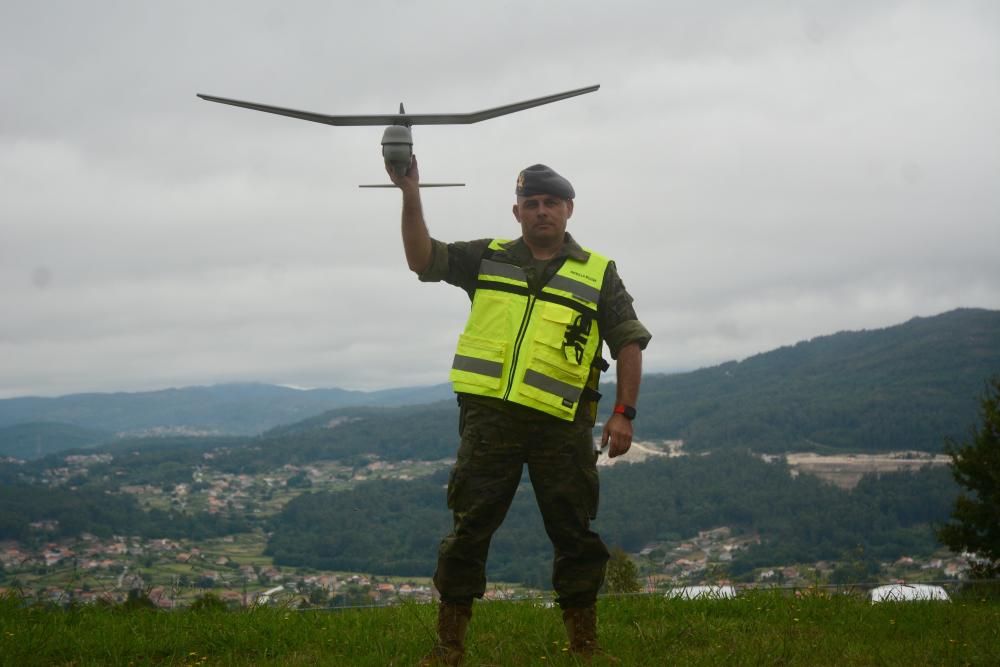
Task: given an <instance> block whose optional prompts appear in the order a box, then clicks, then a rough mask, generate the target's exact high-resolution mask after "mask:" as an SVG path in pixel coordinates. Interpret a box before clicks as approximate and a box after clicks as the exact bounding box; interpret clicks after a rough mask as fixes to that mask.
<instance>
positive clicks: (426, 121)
mask: <svg viewBox="0 0 1000 667" xmlns="http://www.w3.org/2000/svg"><path fill="white" fill-rule="evenodd" d="M598 88H600V86H599V85H596V86H588V87H586V88H577V89H576V90H568V91H566V92H565V93H556V94H555V95H546V96H544V97H536V98H534V99H531V100H525V101H523V102H515V103H513V104H505V105H504V106H500V107H494V108H492V109H484V110H482V111H473V112H471V113H443V114H442V113H436V114H408V113H398V114H374V115H364V116H330V115H328V114H322V113H313V112H311V111H298V110H296V109H286V108H285V107H275V106H271V105H268V104H257V103H256V102H242V101H240V100H232V99H229V98H226V97H214V96H212V95H202V94H200V93H199V94H198V97H200V98H201V99H203V100H207V101H209V102H218V103H220V104H231V105H232V106H234V107H243V108H244V109H254V110H255V111H265V112H267V113H273V114H278V115H279V116H290V117H292V118H299V119H301V120H309V121H312V122H314V123H323V124H325V125H407V126H409V125H467V124H469V123H478V122H480V121H484V120H487V119H489V118H496V117H497V116H504V115H506V114H509V113H515V112H517V111H524V110H525V109H530V108H532V107H538V106H541V105H543V104H550V103H552V102H558V101H559V100H565V99H567V98H570V97H576V96H577V95H584V94H586V93H592V92H594V91H595V90H597V89H598Z"/></svg>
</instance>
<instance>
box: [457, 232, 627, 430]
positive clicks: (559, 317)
mask: <svg viewBox="0 0 1000 667" xmlns="http://www.w3.org/2000/svg"><path fill="white" fill-rule="evenodd" d="M505 243H507V241H502V240H494V241H492V242H491V243H490V249H492V250H500V249H501V248H502V247H503V245H504V244H505ZM588 252H590V257H589V259H588V260H587V261H585V262H581V261H579V260H575V259H573V258H571V257H567V258H566V260H565V261H564V262H563V264H562V266H561V267H560V268H559V271H558V272H556V274H555V275H554V276H553V277H552V278H551V279H550V280H549V281H548V282H547V283H546V284H545V285H543V286H542V288H541V290H540V291H538V292H536V293H532V292H530V290H529V288H528V281H527V276H526V275H525V273H524V270H523V269H521V267H519V266H515V265H513V264H505V263H503V262H498V261H496V260H493V259H483V260H482V262H480V266H479V276H478V281H477V284H476V292H475V294H474V296H473V300H472V312H471V313H470V314H469V319H468V321H467V322H466V325H465V330H464V332H463V333H462V335H461V336H460V337H459V341H458V349H457V350H456V352H455V359H454V361H453V363H452V368H451V374H450V378H451V381H452V386H453V388H454V390H455V391H456V392H460V393H467V394H476V395H479V396H491V397H495V398H501V399H504V400H509V401H513V402H515V403H519V404H521V405H525V406H527V407H530V408H534V409H536V410H540V411H542V412H544V413H546V414H550V415H553V416H555V417H559V418H560V419H565V420H572V419H573V418H574V416H575V414H576V408H577V406H578V404H579V402H580V395H581V393H582V391H583V388H584V387H585V386H586V384H587V381H588V379H589V378H590V376H591V373H592V370H593V369H592V364H593V361H594V359H595V357H596V356H598V354H599V353H600V347H601V336H600V331H599V329H598V324H597V312H598V305H599V301H600V295H601V286H602V285H603V283H604V273H605V270H606V269H607V266H608V262H609V260H608V259H607V258H606V257H603V256H601V255H598V254H597V253H594V252H591V251H589V250H588Z"/></svg>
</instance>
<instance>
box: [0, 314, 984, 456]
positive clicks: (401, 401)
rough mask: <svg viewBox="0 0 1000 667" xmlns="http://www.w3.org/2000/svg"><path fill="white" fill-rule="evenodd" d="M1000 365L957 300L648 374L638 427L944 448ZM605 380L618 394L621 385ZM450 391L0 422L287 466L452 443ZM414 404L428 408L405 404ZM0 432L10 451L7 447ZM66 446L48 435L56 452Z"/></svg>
mask: <svg viewBox="0 0 1000 667" xmlns="http://www.w3.org/2000/svg"><path fill="white" fill-rule="evenodd" d="M997 373H1000V311H991V310H983V309H959V310H953V311H950V312H947V313H943V314H941V315H936V316H933V317H923V318H914V319H911V320H910V321H908V322H906V323H904V324H900V325H896V326H891V327H886V328H884V329H877V330H873V331H854V332H840V333H836V334H832V335H829V336H821V337H818V338H814V339H812V340H810V341H802V342H800V343H797V344H795V345H791V346H787V347H782V348H779V349H776V350H772V351H770V352H765V353H762V354H758V355H754V356H752V357H749V358H747V359H745V360H743V361H739V362H737V361H731V362H727V363H724V364H721V365H719V366H714V367H711V368H705V369H700V370H697V371H693V372H688V373H678V374H672V375H661V374H647V375H645V376H644V377H643V384H642V391H641V392H640V403H639V418H638V420H637V421H636V437H637V438H639V439H681V440H684V441H685V447H686V448H687V449H688V450H708V449H743V450H746V449H751V450H754V451H758V452H774V453H779V452H785V451H803V450H809V451H819V452H826V451H829V452H845V451H846V452H864V451H893V450H909V449H914V450H922V451H934V452H936V451H940V450H941V448H942V445H943V444H944V441H945V438H948V437H951V438H961V437H963V436H964V435H965V434H966V433H967V430H968V428H969V427H970V426H971V425H972V424H973V423H974V422H975V421H976V414H977V413H976V411H977V409H978V398H979V396H980V395H981V393H982V391H983V389H984V386H985V382H986V380H987V378H989V377H990V376H991V375H993V374H997ZM604 393H605V395H606V396H613V395H614V389H613V388H606V390H605V391H604ZM452 397H453V394H452V392H451V388H450V386H449V385H436V386H433V387H416V388H409V389H391V390H385V391H381V392H370V393H364V392H350V391H345V390H342V389H314V390H310V391H300V390H295V389H289V388H286V387H276V386H272V385H218V386H215V387H191V388H187V389H172V390H165V391H161V392H146V393H142V394H80V395H75V396H67V397H62V398H58V399H37V398H36V399H30V398H24V399H7V400H3V401H0V427H3V426H5V425H13V424H17V423H23V422H39V421H47V422H52V421H58V422H64V423H69V424H74V425H76V426H79V427H81V428H90V429H95V428H96V429H103V430H105V431H116V432H121V431H132V432H140V431H146V430H148V429H151V428H154V427H160V428H169V427H177V428H178V429H181V428H183V429H186V430H188V431H191V430H199V429H200V430H204V431H210V432H214V433H220V434H230V435H238V436H239V435H257V434H261V433H263V434H264V435H263V437H267V438H269V439H272V440H273V444H274V447H273V448H271V450H270V451H269V452H268V456H267V457H264V456H263V455H261V454H252V455H251V454H246V457H247V464H248V465H249V464H250V462H251V459H253V460H257V461H258V463H261V462H262V461H261V459H262V458H268V459H269V460H270V459H274V460H273V461H270V462H271V463H274V464H277V465H280V464H281V462H279V461H278V460H277V459H278V458H281V457H282V456H287V457H293V458H294V459H295V460H296V461H297V462H299V463H301V462H304V461H309V460H320V459H324V458H326V459H337V458H340V456H343V455H358V454H361V453H364V452H371V453H374V454H378V455H379V456H383V457H384V458H387V459H393V458H395V457H396V456H402V457H404V458H421V457H423V456H426V458H427V459H436V458H442V457H447V456H451V455H452V454H453V452H454V446H455V440H456V433H455V412H456V410H455V402H454V400H453V398H452ZM445 399H447V400H445ZM608 402H609V401H608V400H607V399H605V401H604V402H603V404H602V406H601V409H600V414H601V415H602V418H603V417H604V416H606V415H607V413H608V412H609V411H610V406H608V405H607V403H608ZM414 405H420V406H422V407H420V408H413V407H401V406H414ZM331 424H336V425H337V426H336V428H330V426H331ZM46 428H49V430H50V431H52V429H51V427H46ZM52 432H56V431H52ZM3 434H4V431H3V430H0V455H4V454H5V452H6V449H5V446H4V442H3ZM167 434H168V435H183V433H182V432H180V431H174V432H172V433H171V432H169V430H168V432H167ZM39 437H40V436H37V435H36V438H35V440H34V441H33V444H34V447H35V449H34V451H38V450H39ZM18 442H19V443H20V442H21V441H18ZM57 445H58V443H55V444H54V445H53V446H52V447H43V448H44V449H45V450H46V451H58V448H57ZM18 446H19V447H21V446H23V445H22V444H18ZM79 446H81V445H78V444H70V445H67V446H63V447H61V448H62V449H67V448H69V447H79ZM22 451H23V450H22ZM234 456H237V454H236V453H235V452H234ZM240 456H242V454H240ZM286 462H287V461H286Z"/></svg>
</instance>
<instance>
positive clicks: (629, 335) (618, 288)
mask: <svg viewBox="0 0 1000 667" xmlns="http://www.w3.org/2000/svg"><path fill="white" fill-rule="evenodd" d="M598 326H599V327H600V328H601V335H602V336H603V337H604V340H605V341H606V342H607V344H608V350H609V351H610V352H611V358H612V359H617V358H618V351H619V350H620V349H622V348H623V347H625V346H626V345H628V344H629V343H638V344H639V347H640V348H642V349H644V350H645V349H646V345H648V344H649V340H650V339H651V338H652V337H653V336H652V334H651V333H649V330H648V329H646V327H644V326H643V325H642V322H640V321H639V318H638V317H636V314H635V309H634V308H633V307H632V296H631V295H630V294H629V293H628V290H626V289H625V283H623V282H622V279H621V277H620V276H619V275H618V268H617V267H616V266H615V263H614V262H611V263H609V264H608V270H607V273H606V274H605V276H604V285H603V286H602V287H601V309H600V313H599V314H598Z"/></svg>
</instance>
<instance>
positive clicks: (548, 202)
mask: <svg viewBox="0 0 1000 667" xmlns="http://www.w3.org/2000/svg"><path fill="white" fill-rule="evenodd" d="M571 215H573V200H572V199H560V198H559V197H556V196H555V195H532V196H531V197H518V198H517V203H516V204H514V218H515V219H516V220H517V221H518V222H519V223H521V235H522V236H524V239H525V240H526V241H528V242H529V243H534V244H536V245H541V246H549V245H552V244H554V243H561V242H562V240H563V236H564V235H565V234H566V221H567V220H569V218H570V216H571Z"/></svg>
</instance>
